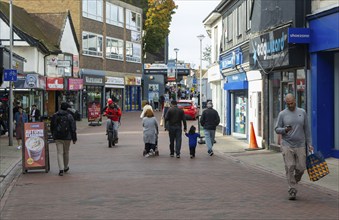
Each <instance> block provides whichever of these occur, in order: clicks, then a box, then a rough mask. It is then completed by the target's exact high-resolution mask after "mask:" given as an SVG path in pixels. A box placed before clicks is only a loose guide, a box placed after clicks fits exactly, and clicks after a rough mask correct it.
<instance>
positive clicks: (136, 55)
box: [126, 41, 141, 63]
mask: <svg viewBox="0 0 339 220" xmlns="http://www.w3.org/2000/svg"><path fill="white" fill-rule="evenodd" d="M126 60H127V61H131V62H137V63H140V62H141V44H137V43H132V42H128V41H126Z"/></svg>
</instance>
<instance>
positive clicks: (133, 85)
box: [13, 0, 142, 117]
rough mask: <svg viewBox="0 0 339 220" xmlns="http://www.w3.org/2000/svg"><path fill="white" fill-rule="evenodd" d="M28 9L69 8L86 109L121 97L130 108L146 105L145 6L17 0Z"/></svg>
mask: <svg viewBox="0 0 339 220" xmlns="http://www.w3.org/2000/svg"><path fill="white" fill-rule="evenodd" d="M13 4H15V5H17V6H20V7H23V8H25V9H26V10H27V11H28V12H29V13H57V12H64V11H65V10H69V11H70V13H71V16H72V19H73V24H74V29H75V32H76V36H77V39H78V41H79V44H80V52H79V60H78V62H79V68H80V71H79V72H80V76H81V77H82V78H83V79H84V89H83V91H82V94H81V95H82V97H81V98H82V100H83V102H82V106H81V108H82V112H83V116H84V117H87V113H88V107H89V104H90V105H92V103H96V105H100V106H101V107H102V106H103V105H105V100H106V99H107V98H109V97H113V96H114V97H117V98H118V99H119V104H120V106H121V107H122V108H123V110H126V111H132V110H139V109H140V108H141V96H142V94H141V76H142V57H141V56H142V42H141V33H142V9H141V8H138V7H135V6H133V5H130V4H126V3H124V2H122V1H118V0H53V1H49V0H24V1H23V0H13Z"/></svg>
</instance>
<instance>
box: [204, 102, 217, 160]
mask: <svg viewBox="0 0 339 220" xmlns="http://www.w3.org/2000/svg"><path fill="white" fill-rule="evenodd" d="M206 106H207V109H205V110H204V111H203V112H202V115H201V118H200V124H201V126H202V127H203V128H204V133H205V142H206V145H207V153H208V154H209V155H210V156H212V155H213V154H214V153H213V144H214V139H215V130H216V129H217V126H218V125H219V123H220V117H219V113H218V112H217V111H216V110H215V109H213V103H212V101H208V102H207V105H206Z"/></svg>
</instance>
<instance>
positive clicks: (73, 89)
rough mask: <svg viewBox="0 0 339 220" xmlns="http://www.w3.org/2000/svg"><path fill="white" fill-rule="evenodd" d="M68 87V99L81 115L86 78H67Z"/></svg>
mask: <svg viewBox="0 0 339 220" xmlns="http://www.w3.org/2000/svg"><path fill="white" fill-rule="evenodd" d="M66 88H67V92H66V101H67V102H68V103H69V104H70V105H71V107H72V108H73V109H75V110H77V111H79V113H80V115H81V112H80V110H81V108H80V105H81V92H82V90H83V88H84V80H83V79H79V78H67V80H66Z"/></svg>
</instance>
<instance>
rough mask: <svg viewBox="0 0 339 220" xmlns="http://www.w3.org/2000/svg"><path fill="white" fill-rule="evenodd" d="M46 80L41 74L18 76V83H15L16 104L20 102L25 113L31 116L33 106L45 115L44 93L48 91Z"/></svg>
mask: <svg viewBox="0 0 339 220" xmlns="http://www.w3.org/2000/svg"><path fill="white" fill-rule="evenodd" d="M45 81H46V78H45V77H44V76H41V75H39V74H36V73H33V74H18V77H17V81H16V82H14V83H13V84H14V90H13V97H14V104H15V103H17V102H20V104H21V106H22V107H23V109H24V111H25V112H26V113H27V114H30V111H31V107H32V105H36V106H37V109H39V110H40V111H41V113H43V114H42V115H44V114H45V108H44V106H43V100H44V93H45V92H44V91H45V89H46V82H45Z"/></svg>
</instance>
